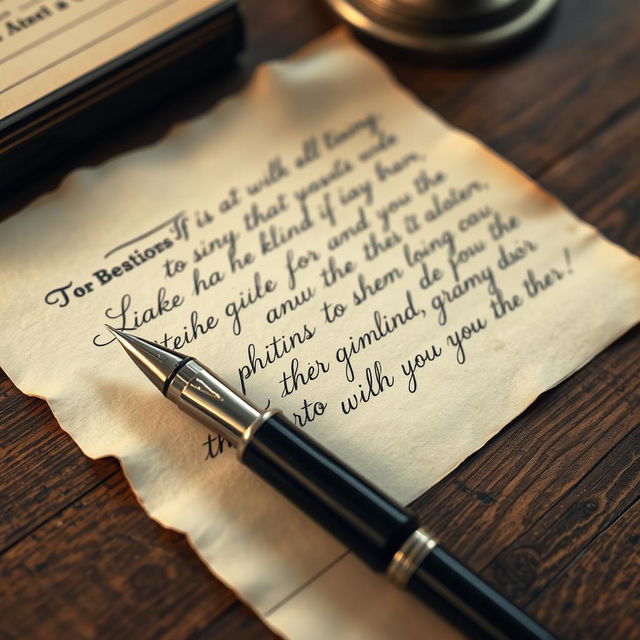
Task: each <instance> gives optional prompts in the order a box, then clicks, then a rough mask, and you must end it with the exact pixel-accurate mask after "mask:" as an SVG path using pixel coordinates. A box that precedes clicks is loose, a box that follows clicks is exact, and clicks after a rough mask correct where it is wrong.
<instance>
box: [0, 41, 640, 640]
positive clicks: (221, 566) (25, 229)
mask: <svg viewBox="0 0 640 640" xmlns="http://www.w3.org/2000/svg"><path fill="white" fill-rule="evenodd" d="M0 269H1V272H2V284H1V285H0V287H1V290H2V300H3V306H2V323H1V325H0V364H2V366H3V367H4V368H5V370H6V371H7V373H8V374H9V375H10V376H11V378H12V379H13V380H14V382H15V383H16V384H17V385H18V387H20V388H21V389H22V390H23V391H24V392H26V393H31V394H36V395H39V396H43V397H45V398H46V399H47V401H48V402H49V404H50V405H51V407H52V410H53V412H54V413H55V415H56V417H57V418H58V420H59V421H60V424H61V426H62V427H63V428H64V429H65V430H67V431H68V432H69V433H70V434H71V436H72V437H73V438H74V439H75V440H76V442H77V443H78V444H79V445H80V447H81V448H82V450H83V451H84V452H85V453H86V454H87V455H89V456H92V457H98V456H105V455H115V456H117V457H118V458H119V459H120V460H121V462H122V464H123V467H124V470H125V472H126V474H127V477H128V478H129V480H130V482H131V484H132V486H133V488H134V490H135V492H136V494H137V495H138V497H139V499H140V501H141V503H142V505H143V506H144V508H145V509H146V510H147V512H148V513H149V514H150V515H151V516H152V517H153V518H155V519H156V520H158V521H159V522H161V523H163V524H164V525H166V526H168V527H171V528H174V529H177V530H180V531H184V532H185V533H186V534H187V535H188V537H189V540H190V541H191V544H192V545H193V547H194V549H195V550H196V551H197V553H198V554H199V555H200V557H201V558H202V559H203V561H204V562H205V563H206V564H207V565H208V566H209V567H210V568H211V570H212V571H214V572H215V573H216V575H217V576H219V577H220V578H221V579H222V580H224V581H225V582H226V583H227V584H229V585H230V586H231V587H232V588H233V589H235V590H236V591H237V592H238V594H239V595H240V596H241V597H242V598H243V599H244V600H245V601H246V602H248V603H249V604H250V605H251V606H252V607H253V608H254V609H255V610H256V611H258V612H259V613H260V614H261V615H262V617H263V618H264V619H265V620H266V622H267V623H268V624H269V625H271V626H272V627H273V628H274V629H276V630H278V631H280V632H282V633H284V634H285V635H288V636H290V637H293V638H318V639H324V638H367V639H372V638H399V637H402V638H425V637H433V638H445V637H455V636H456V635H457V633H456V632H455V631H453V630H452V629H451V628H450V627H448V625H447V624H446V623H445V622H444V621H442V620H441V619H439V618H438V617H437V616H435V615H434V614H432V613H431V612H430V611H429V610H428V609H426V608H425V607H423V606H421V605H420V604H419V603H417V602H416V601H414V600H413V599H412V598H411V597H410V596H408V595H406V594H404V593H401V592H399V591H397V590H396V589H395V588H394V587H392V586H390V585H388V584H387V583H386V582H385V581H384V579H383V578H381V577H379V576H375V575H374V574H372V573H371V572H370V571H369V570H368V569H367V568H366V567H364V566H363V565H361V564H360V563H359V561H357V560H356V559H354V558H353V557H352V555H351V554H348V553H346V552H345V550H344V549H343V548H342V547H341V546H340V545H339V544H338V543H337V542H336V541H334V540H333V539H332V538H331V537H330V536H329V535H327V534H325V533H324V532H323V531H321V530H320V529H319V528H318V527H316V526H315V525H314V524H313V523H312V522H311V521H309V520H308V519H307V518H306V517H305V516H303V515H301V514H300V513H299V512H297V511H296V510H295V509H294V508H293V507H291V506H290V505H289V504H287V503H286V501H285V500H284V499H283V498H281V497H280V496H278V495H276V494H275V493H274V492H273V491H272V490H271V489H270V488H269V487H267V486H264V485H263V484H262V483H261V481H260V480H258V479H256V478H254V477H252V476H251V474H250V473H249V472H247V471H245V470H244V469H243V468H242V467H241V466H240V465H238V464H237V462H236V460H235V457H234V455H233V452H230V451H229V450H228V448H227V447H226V446H225V443H224V442H220V441H218V440H216V439H215V438H214V437H213V436H211V435H210V434H209V433H208V432H207V431H206V430H205V429H204V428H203V427H201V426H199V425H198V424H195V423H194V422H192V421H191V420H190V419H189V418H187V417H185V416H183V415H182V414H181V413H180V412H178V411H177V410H176V409H175V408H174V407H173V406H171V405H170V404H169V403H167V402H166V401H164V400H163V399H162V398H161V397H160V396H159V395H158V393H157V391H156V390H155V389H154V388H152V387H151V385H150V384H149V383H148V381H147V380H146V379H144V377H143V376H141V375H140V373H139V372H138V370H137V369H136V368H135V367H134V366H133V365H132V364H131V363H130V362H129V360H128V358H127V357H126V355H125V354H124V353H123V352H122V351H121V349H120V348H119V347H118V346H117V345H115V344H113V343H112V342H111V337H110V335H109V334H108V332H107V331H106V330H105V329H104V327H103V323H104V322H109V323H110V324H113V325H114V326H116V327H118V328H124V329H126V330H129V331H135V332H137V333H139V335H142V336H143V337H147V338H150V339H154V340H157V341H159V342H162V343H163V344H166V345H168V346H170V347H172V348H176V349H178V350H181V351H183V352H185V353H189V354H191V355H194V356H196V357H198V358H200V359H201V360H202V361H204V362H206V363H207V364H209V365H210V366H212V367H213V368H214V369H215V370H216V371H217V372H218V373H220V374H221V375H222V376H225V377H227V378H228V379H230V380H231V381H232V382H234V383H235V384H237V385H238V386H239V387H243V388H245V389H246V391H247V393H248V394H249V395H250V396H251V397H252V398H253V399H255V400H256V401H257V402H260V403H263V404H265V405H266V403H267V402H268V401H269V402H271V405H272V406H273V405H277V406H280V407H281V408H283V409H284V410H285V411H287V412H288V413H289V414H290V415H291V416H293V417H295V419H296V421H297V422H298V424H300V425H301V426H302V427H303V428H305V429H307V430H308V431H309V432H310V433H312V434H313V435H314V436H315V437H317V438H318V439H319V440H320V441H322V442H323V443H325V444H326V445H327V446H328V447H329V448H331V449H333V450H334V451H335V452H336V453H337V454H338V455H340V456H342V457H344V458H345V459H346V460H347V461H348V462H349V463H351V464H352V465H353V466H355V467H356V468H357V469H358V470H360V471H361V472H363V473H364V474H365V475H367V476H369V477H370V478H372V479H373V481H375V482H377V483H379V484H380V485H382V486H383V487H384V488H385V489H386V490H388V491H389V492H391V493H392V494H393V495H395V496H396V497H397V498H398V499H399V500H401V501H403V502H408V501H410V500H411V499H413V498H414V497H416V496H418V495H420V494H421V493H423V492H424V491H425V490H426V489H427V488H428V487H430V486H431V485H433V484H434V483H435V482H436V481H437V480H438V479H440V478H441V477H443V476H444V475H445V474H446V473H447V472H448V471H449V470H451V469H452V468H454V467H455V466H456V465H457V464H459V463H460V462H461V461H462V460H463V459H464V458H465V457H466V456H468V455H469V454H470V453H471V452H473V451H475V450H476V449H477V448H479V447H480V446H482V445H483V444H484V443H485V442H486V441H487V440H488V439H489V438H490V437H491V436H492V435H494V434H495V433H496V432H497V431H499V429H500V428H501V427H503V426H504V425H505V424H506V423H507V422H508V421H510V420H511V419H512V418H513V417H515V416H516V415H517V414H518V413H520V412H521V411H522V410H523V409H524V408H525V407H527V406H528V405H529V404H530V403H531V402H532V401H533V400H534V399H535V398H536V396H538V395H539V394H540V393H542V392H543V391H545V390H546V389H548V388H550V387H551V386H553V385H555V384H557V383H558V382H559V381H561V380H562V379H564V378H566V377H567V376H569V375H571V373H572V372H574V371H576V369H578V368H579V367H581V366H583V365H584V364H585V363H586V362H588V361H589V360H590V359H591V358H592V357H593V356H594V355H595V354H597V353H598V352H599V351H600V350H602V349H603V348H604V347H605V346H606V345H608V344H609V343H611V342H612V341H613V340H615V339H616V338H617V337H618V336H620V335H621V334H623V333H624V332H625V331H627V330H628V329H629V328H630V327H631V326H633V325H634V324H635V323H636V322H637V321H638V319H639V317H640V290H639V286H638V284H639V282H640V266H639V262H638V260H637V259H636V258H634V257H632V256H630V255H629V254H628V253H627V252H625V251H624V250H622V249H621V248H619V247H617V246H615V245H613V244H612V243H610V242H608V241H607V240H605V239H604V238H603V237H602V236H601V235H599V234H598V233H597V232H596V231H595V230H594V229H593V228H592V227H590V226H588V225H586V224H584V223H582V222H581V221H580V220H579V219H578V218H576V217H575V216H574V215H573V214H572V213H571V212H569V211H568V210H567V209H566V208H565V207H563V206H562V205H561V204H560V203H559V202H558V201H557V200H555V199H554V198H553V197H552V196H550V195H549V194H547V193H545V192H544V191H542V190H541V189H540V188H539V187H538V186H536V185H535V184H534V183H533V182H532V181H530V180H529V179H528V178H526V177H525V176H523V175H522V174H521V173H520V172H518V171H517V170H516V169H515V168H513V167H512V166H511V165H509V164H508V163H507V162H505V161H504V160H503V159H501V158H499V157H497V156H496V155H495V154H494V153H492V152H491V151H490V150H488V149H487V148H486V147H484V146H483V145H482V144H480V143H479V142H478V141H476V140H475V139H473V138H472V137H470V136H469V135H467V134H464V133H462V132H460V131H457V130H455V129H453V128H451V127H449V126H448V125H446V124H445V123H444V122H443V121H442V120H441V119H440V118H439V117H438V116H437V115H435V114H434V113H432V112H431V111H429V110H428V109H426V108H425V107H423V106H422V105H420V104H419V103H418V102H417V101H416V100H415V99H414V98H413V97H412V96H411V95H409V94H408V93H407V92H406V91H405V90H403V89H401V88H400V87H398V86H397V85H396V84H395V83H394V82H393V81H392V80H391V79H390V77H389V75H388V73H387V72H386V70H385V69H384V68H382V66H381V65H380V64H379V63H378V62H377V61H376V60H375V59H374V58H373V57H372V56H371V55H370V54H369V53H367V52H366V51H364V50H363V49H361V48H360V47H359V46H358V45H356V44H354V43H353V42H352V41H351V40H350V39H349V38H348V37H347V36H346V35H344V34H342V33H340V32H337V33H334V34H331V35H329V36H328V37H325V38H322V39H321V40H319V41H318V42H316V43H314V44H312V45H311V46H310V47H308V48H306V49H305V50H303V52H301V53H300V54H298V55H297V56H295V57H294V58H292V59H291V60H289V61H286V62H277V63H271V64H268V65H265V66H263V67H261V68H260V69H259V70H258V72H257V73H256V76H255V78H254V79H253V81H252V82H251V83H250V85H249V86H248V88H247V89H246V90H244V91H243V92H242V93H241V94H239V95H238V96H237V97H233V98H231V99H229V100H226V101H225V102H224V103H223V104H222V105H220V106H219V107H218V108H216V109H214V110H213V111H212V112H211V113H209V114H208V115H206V116H204V117H202V118H200V119H198V120H195V121H193V122H190V123H188V124H185V125H183V126H180V127H178V128H176V129H175V130H174V131H173V132H172V133H170V134H169V135H168V136H167V137H166V138H165V139H164V140H162V141H161V142H160V143H158V144H156V145H155V146H153V147H150V148H146V149H142V150H140V151H136V152H134V153H129V154H127V155H124V156H121V157H119V158H116V159H114V160H112V161H110V162H108V163H105V164H104V165H103V166H101V167H98V168H96V169H86V170H81V171H76V172H74V173H73V174H72V175H70V176H69V177H68V178H67V179H66V180H65V181H64V182H63V184H62V185H61V186H60V188H59V189H57V191H56V192H54V193H52V194H49V195H46V196H44V197H42V198H40V199H39V200H38V201H37V202H35V203H34V204H33V205H31V206H30V207H28V208H27V209H25V210H24V211H22V212H20V213H19V214H17V215H15V216H14V217H12V218H10V219H9V220H7V221H6V222H4V223H3V224H2V225H0ZM51 363H57V366H56V367H52V366H51ZM435 533H436V534H437V535H438V536H439V537H440V538H441V539H444V540H446V535H447V532H446V531H438V532H435Z"/></svg>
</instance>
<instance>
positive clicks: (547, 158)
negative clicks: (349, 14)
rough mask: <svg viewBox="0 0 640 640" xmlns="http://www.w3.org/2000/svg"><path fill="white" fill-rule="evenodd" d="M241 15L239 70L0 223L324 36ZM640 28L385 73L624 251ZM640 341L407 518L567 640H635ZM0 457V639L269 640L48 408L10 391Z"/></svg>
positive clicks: (595, 0)
mask: <svg viewBox="0 0 640 640" xmlns="http://www.w3.org/2000/svg"><path fill="white" fill-rule="evenodd" d="M243 4H244V7H245V13H246V16H247V22H248V34H249V38H248V40H249V44H248V50H247V52H246V53H245V54H244V55H243V57H242V59H241V61H240V63H239V65H238V68H237V69H235V70H234V71H233V72H231V73H230V74H228V75H227V76H226V77H225V78H222V79H219V80H218V81H216V82H212V83H211V84H209V85H206V86H201V87H198V88H195V89H194V90H193V91H192V92H190V93H189V94H188V95H183V96H180V97H177V98H175V99H174V100H171V101H168V102H167V103H166V104H164V105H159V108H158V110H157V111H156V113H155V114H153V115H152V116H151V117H150V118H148V119H147V120H146V121H145V122H144V124H143V123H140V122H135V123H132V124H131V125H129V126H128V127H124V128H123V129H122V130H120V131H119V132H118V133H117V134H113V135H110V136H108V137H107V138H105V139H103V140H102V141H100V142H99V143H97V144H94V145H93V147H92V148H90V149H88V150H87V151H86V152H85V153H84V154H83V155H82V156H77V157H76V158H75V159H71V160H68V161H67V162H66V163H63V164H61V166H60V167H59V168H58V169H57V171H52V172H51V174H48V175H43V176H42V177H41V178H40V179H39V181H38V182H36V183H34V185H33V187H32V188H31V189H30V190H29V191H27V192H23V193H21V194H12V195H11V198H9V197H5V198H4V203H5V204H4V205H3V206H2V208H1V209H0V217H2V216H6V215H9V214H11V213H13V212H15V211H16V210H17V209H18V208H20V207H21V206H23V205H24V204H26V203H27V202H28V201H29V200H30V199H32V198H33V197H35V196H37V195H38V194H39V193H40V192H42V191H43V190H45V189H50V188H52V187H54V186H55V184H56V183H57V181H58V180H59V179H60V177H61V176H62V175H64V173H65V172H66V171H68V170H69V169H71V168H73V166H75V165H77V164H96V163H98V162H101V161H102V160H104V159H105V158H107V157H110V156H112V155H114V154H116V153H119V152H121V151H123V150H125V149H128V148H133V147H135V146H138V145H140V144H144V143H148V142H151V141H153V140H155V139H157V138H158V137H159V136H160V135H162V133H163V132H164V131H166V129H167V128H168V127H169V126H170V125H171V124H172V123H173V122H175V121H178V120H181V119H184V118H187V117H190V116H193V115H196V114H197V113H199V112H201V111H202V110H204V109H207V108H209V107H210V106H211V105H212V104H215V102H216V101H217V100H219V99H220V97H222V96H224V95H227V94H229V93H230V92H232V91H234V90H236V89H237V88H239V87H240V86H242V84H243V83H245V82H246V80H247V78H248V77H249V75H250V72H251V70H252V69H253V68H254V67H255V65H256V64H257V63H259V62H260V61H262V60H264V59H268V58H272V57H280V56H285V55H287V54H289V53H291V52H293V51H294V50H295V49H297V48H298V47H299V46H301V45H303V44H304V43H305V42H307V41H309V40H310V39H312V38H313V37H315V36H317V35H319V34H321V33H323V32H325V31H326V30H327V29H329V28H330V27H331V26H332V25H333V24H334V19H333V18H332V17H331V15H330V14H329V12H328V11H327V10H326V9H325V8H324V6H323V5H322V3H320V2H315V1H313V0H304V1H303V0H299V1H293V0H277V1H276V0H272V1H270V2H262V1H261V0H251V1H246V2H244V3H243ZM639 23H640V5H638V3H637V2H636V1H635V0H617V1H615V2H602V1H601V0H563V2H561V3H560V7H559V10H558V12H557V15H556V16H555V19H554V20H553V21H552V23H551V24H550V25H549V27H548V29H547V30H546V32H545V33H544V34H543V35H542V36H541V38H540V39H539V40H538V41H537V42H535V43H533V44H532V46H531V47H530V48H528V49H525V50H523V51H521V52H518V53H517V55H511V56H507V57H505V58H504V59H502V60H499V61H493V62H491V63H485V64H482V65H478V66H466V67H464V68H454V67H451V66H445V65H442V64H435V63H433V62H428V61H424V60H422V61H420V60H415V59H411V58H408V57H407V56H402V55H400V54H398V53H396V52H389V51H385V52H384V54H383V55H384V58H385V59H386V60H387V61H388V62H389V64H390V67H391V69H392V71H393V73H394V74H395V75H396V76H397V77H398V78H399V79H400V81H401V82H403V83H404V84H406V85H407V86H408V87H410V88H411V89H412V90H413V91H414V92H415V93H416V94H417V95H418V96H419V97H420V98H421V99H423V100H424V101H425V102H426V103H427V104H429V105H431V106H432V107H434V108H435V109H436V110H438V111H439V112H440V113H442V114H443V115H444V116H445V117H446V118H447V119H449V120H450V121H452V122H453V123H454V124H456V125H458V126H460V127H462V128H464V129H466V130H468V131H470V132H472V133H474V134H476V135H478V136H479V137H481V138H482V139H483V140H484V141H486V142H487V143H488V144H490V145H491V146H492V147H494V148H495V149H497V150H498V151H499V152H500V153H502V154H503V155H505V156H506V157H507V158H508V159H510V160H512V161H513V162H515V163H516V164H517V165H518V166H520V167H521V168H523V169H524V170H525V171H527V172H528V173H529V174H530V175H532V176H534V177H535V178H536V179H538V180H539V181H540V182H541V183H542V185H543V186H545V187H546V188H548V189H549V190H550V191H551V192H552V193H554V194H556V195H558V196H559V197H560V198H561V199H563V200H564V201H565V202H566V203H567V204H568V205H569V206H571V207H572V208H573V209H574V210H575V211H576V212H577V213H578V214H579V215H580V216H581V217H582V218H583V219H585V220H587V221H589V222H591V223H592V224H594V225H596V226H597V227H598V228H599V229H600V230H601V231H602V232H603V233H604V234H605V235H607V236H608V237H609V238H611V239H612V240H614V241H616V242H618V243H620V244H622V245H623V246H625V247H626V248H627V249H629V250H630V251H633V252H636V253H638V252H640V223H639V221H638V217H637V216H638V213H637V209H638V202H639V200H640V197H639V196H640V193H639V191H640V187H639V181H638V178H637V164H638V163H637V156H638V148H639V144H640V108H639V106H640V99H639V95H640V90H639V89H640V87H639V83H638V80H637V78H638V77H640V51H639V49H640V47H639V45H638V39H637V36H636V30H637V24H639ZM634 156H635V158H636V160H635V162H634V160H633V158H634ZM639 335H640V331H638V329H635V330H633V331H631V332H630V333H628V334H627V335H625V336H623V337H622V338H621V339H619V340H618V341H616V342H615V343H614V344H613V345H612V346H611V347H609V348H608V349H606V350H605V351H604V352H603V353H601V354H600V355H598V356H597V357H596V358H595V359H594V360H593V361H592V362H591V363H589V364H588V365H587V366H585V367H584V368H583V369H581V370H580V371H578V372H577V373H576V374H575V375H573V376H572V377H570V378H569V379H568V380H566V381H565V382H563V383H562V384H561V385H559V386H558V387H556V388H554V389H552V390H550V391H548V392H547V393H545V394H543V395H542V396H541V397H540V398H539V399H538V400H537V401H536V402H535V403H534V404H533V405H532V406H531V407H530V408H529V409H528V410H527V411H525V413H524V414H522V415H521V416H519V417H518V418H517V419H516V420H514V421H513V422H512V423H511V424H510V425H508V426H507V427H506V428H505V429H504V430H503V431H501V432H500V434H498V435H497V436H496V437H495V438H493V439H492V440H491V441H490V442H489V443H488V444H487V445H486V446H485V447H483V448H482V449H481V450H480V451H478V452H477V453H475V454H474V455H472V456H471V457H470V458H469V459H467V460H466V461H465V462H464V463H463V464H462V465H461V466H460V467H459V468H458V469H456V470H455V471H454V472H452V473H451V474H450V475H449V476H447V477H446V478H444V479H443V480H442V481H441V482H440V483H438V485H436V486H435V487H433V488H432V489H431V490H430V491H429V492H427V493H426V494H425V495H424V496H422V497H421V498H420V499H419V500H418V501H416V504H415V506H416V508H417V509H418V510H419V512H420V514H421V516H422V517H423V518H424V519H425V521H428V522H429V526H430V528H431V529H432V530H434V532H435V533H436V534H437V535H439V536H440V537H441V538H442V539H444V540H446V541H447V543H448V546H449V547H450V548H451V549H452V550H453V551H454V552H456V553H457V554H458V555H459V556H461V557H462V558H463V559H464V560H465V561H466V562H468V563H469V564H470V565H471V566H472V567H473V568H474V569H476V570H477V571H479V572H480V573H481V574H482V575H483V576H484V577H485V578H486V579H487V580H488V581H490V582H492V583H493V584H494V585H496V586H497V587H498V588H499V589H501V590H502V591H503V592H505V593H507V594H508V595H510V596H511V597H512V598H513V599H514V600H516V601H517V602H518V603H519V604H520V605H521V606H523V607H525V608H526V609H527V610H529V611H530V612H532V613H533V614H534V615H536V616H537V617H538V618H539V619H540V620H541V621H542V622H544V623H545V624H547V625H548V626H549V627H550V628H551V629H552V630H553V631H555V632H556V633H557V634H558V635H559V636H560V637H561V638H571V639H573V638H575V639H582V638H588V639H589V638H607V639H609V638H611V639H614V640H615V639H620V640H623V639H624V640H627V639H633V638H640V627H639V625H638V620H639V619H640V597H639V595H638V594H639V593H640V583H639V580H640V578H639V575H640V571H638V565H639V564H640V560H639V558H640V507H639V506H638V494H639V492H640V491H639V487H640V473H639V469H638V466H639V461H638V458H639V457H640V433H639V431H638V403H639V399H640V390H639V385H638V370H639V365H640V362H639V360H640V349H639V348H638V346H639ZM532 357H535V354H532ZM0 451H1V453H2V462H3V464H2V465H0V554H1V555H0V638H26V637H28V638H44V639H47V640H48V639H50V638H54V639H57V638H61V637H64V636H65V635H66V636H68V637H70V638H76V637H77V638H95V637H98V638H125V637H126V638H128V637H135V638H151V637H154V638H155V637H171V638H193V639H195V638H201V639H203V640H204V639H206V640H208V639H209V638H227V637H229V638H239V639H242V638H272V637H273V634H272V633H271V632H270V631H269V630H268V629H267V628H266V627H265V626H264V625H263V624H262V623H261V622H260V621H259V620H258V619H257V618H256V617H255V616H254V614H253V613H252V612H251V611H250V610H249V609H247V607H245V606H244V605H242V604H241V603H239V602H238V601H237V600H236V599H235V598H234V596H233V594H232V593H231V592H230V591H229V590H228V589H227V588H226V587H224V586H223V585H222V584H221V583H219V582H218V581H217V580H216V579H215V578H213V577H212V576H211V575H210V574H209V573H208V571H207V570H206V569H205V568H204V566H203V565H201V563H200V561H199V560H198V559H197V557H196V556H195V554H194V553H193V552H192V551H191V549H190V548H189V546H188V544H187V543H186V541H185V540H184V538H183V537H182V536H179V535H178V534H175V533H172V532H168V531H166V530H163V529H162V528H161V527H159V526H158V525H156V524H155V523H153V522H152V521H150V520H149V519H148V518H147V517H146V515H145V514H144V512H143V511H142V510H141V508H140V507H139V506H138V505H137V503H136V501H135V499H134V497H133V495H132V494H131V491H130V490H129V488H128V487H127V485H126V482H125V480H124V478H123V476H122V474H121V472H120V470H119V466H118V464H117V462H116V461H114V460H112V459H106V460H99V461H92V460H89V459H87V458H86V457H85V456H83V455H82V453H81V452H80V451H79V450H78V448H77V447H76V445H75V444H74V443H73V442H72V441H71V440H70V438H69V437H68V436H67V435H66V434H65V433H64V432H62V431H61V430H60V428H59V426H58V425H57V422H56V421H55V418H54V417H53V416H52V415H51V413H50V411H49V410H48V408H47V406H46V404H45V403H44V402H43V401H41V400H38V399H35V398H29V397H27V396H24V395H23V394H21V393H20V392H19V391H18V390H17V389H16V388H15V387H14V386H13V385H12V383H11V382H10V381H9V380H8V379H7V378H6V376H4V375H2V376H1V377H0Z"/></svg>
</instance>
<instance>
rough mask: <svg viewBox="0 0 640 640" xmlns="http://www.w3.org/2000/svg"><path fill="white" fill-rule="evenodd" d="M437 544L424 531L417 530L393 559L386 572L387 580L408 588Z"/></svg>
mask: <svg viewBox="0 0 640 640" xmlns="http://www.w3.org/2000/svg"><path fill="white" fill-rule="evenodd" d="M437 544H438V543H437V542H436V540H435V539H434V538H433V537H431V536H430V535H429V534H428V533H427V532H426V531H425V530H424V529H422V528H420V529H416V530H415V531H414V532H413V533H412V534H411V535H410V536H409V537H408V538H407V539H406V540H405V541H404V543H403V544H402V546H401V547H400V548H399V549H398V550H397V551H396V552H395V554H394V555H393V558H391V562H390V563H389V566H388V567H387V571H386V575H387V578H389V580H391V582H393V583H394V584H396V585H398V586H399V587H404V586H406V584H407V583H408V582H409V580H410V579H411V576H412V575H413V574H414V573H415V571H416V569H417V568H418V567H419V566H420V565H421V564H422V561H423V560H424V559H425V558H426V557H427V556H428V555H429V553H431V551H432V549H434V547H435V546H436V545H437Z"/></svg>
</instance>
